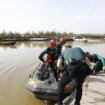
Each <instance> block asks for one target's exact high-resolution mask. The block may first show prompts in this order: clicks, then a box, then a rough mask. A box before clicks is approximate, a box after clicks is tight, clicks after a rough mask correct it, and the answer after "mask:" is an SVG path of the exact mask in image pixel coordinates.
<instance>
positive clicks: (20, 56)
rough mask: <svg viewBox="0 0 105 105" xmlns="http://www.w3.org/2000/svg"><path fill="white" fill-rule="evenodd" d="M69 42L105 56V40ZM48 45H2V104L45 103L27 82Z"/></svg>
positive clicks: (0, 66) (24, 104)
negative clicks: (30, 90)
mask: <svg viewBox="0 0 105 105" xmlns="http://www.w3.org/2000/svg"><path fill="white" fill-rule="evenodd" d="M68 44H71V45H72V46H79V47H81V48H82V49H83V50H84V51H89V52H90V53H97V54H100V55H102V56H103V57H105V53H104V52H105V43H104V42H89V43H80V42H74V43H70V42H68ZM47 46H48V42H17V43H16V45H15V46H12V45H11V46H0V105H45V104H44V102H43V101H41V100H38V99H36V98H35V97H34V95H33V94H31V93H30V92H29V91H28V90H27V89H26V83H27V81H28V77H29V74H31V73H32V72H33V70H34V69H35V68H36V67H37V66H38V64H39V62H40V61H39V59H38V55H39V54H40V52H41V51H43V50H44V49H45V48H46V47H47Z"/></svg>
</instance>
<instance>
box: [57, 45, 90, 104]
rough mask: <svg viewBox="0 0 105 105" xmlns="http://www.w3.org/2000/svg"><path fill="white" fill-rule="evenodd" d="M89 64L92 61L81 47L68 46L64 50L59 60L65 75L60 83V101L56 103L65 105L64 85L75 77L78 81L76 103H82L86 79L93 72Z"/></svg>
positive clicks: (59, 68)
mask: <svg viewBox="0 0 105 105" xmlns="http://www.w3.org/2000/svg"><path fill="white" fill-rule="evenodd" d="M62 63H64V67H63V69H61V68H62ZM89 66H90V61H89V59H88V58H87V57H86V56H85V53H84V51H83V50H82V49H81V48H79V47H73V48H66V49H65V50H64V51H63V52H62V54H61V56H60V57H59V59H58V62H57V67H58V70H60V71H63V76H62V77H61V80H60V81H59V84H58V103H57V104H56V105H63V104H62V101H63V93H64V87H65V86H66V85H67V84H68V83H69V82H70V81H72V80H73V79H76V82H77V86H76V99H75V103H74V105H80V100H81V97H82V86H83V83H84V80H85V78H86V76H88V75H90V74H91V73H92V70H91V69H90V67H89Z"/></svg>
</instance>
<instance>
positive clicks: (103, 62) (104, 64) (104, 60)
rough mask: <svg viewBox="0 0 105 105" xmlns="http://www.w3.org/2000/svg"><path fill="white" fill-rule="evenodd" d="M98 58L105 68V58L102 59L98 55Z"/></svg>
mask: <svg viewBox="0 0 105 105" xmlns="http://www.w3.org/2000/svg"><path fill="white" fill-rule="evenodd" d="M96 56H97V58H98V59H99V60H101V62H102V64H103V66H105V58H103V57H101V56H100V55H98V54H96Z"/></svg>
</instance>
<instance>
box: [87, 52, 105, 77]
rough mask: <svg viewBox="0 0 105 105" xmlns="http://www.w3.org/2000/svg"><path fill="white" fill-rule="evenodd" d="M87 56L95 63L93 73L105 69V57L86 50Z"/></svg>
mask: <svg viewBox="0 0 105 105" xmlns="http://www.w3.org/2000/svg"><path fill="white" fill-rule="evenodd" d="M86 56H87V57H88V58H89V59H90V61H91V62H93V63H95V65H94V67H93V74H94V75H95V74H97V73H98V72H99V71H100V70H104V71H105V58H104V57H102V56H100V55H99V54H90V53H89V52H86Z"/></svg>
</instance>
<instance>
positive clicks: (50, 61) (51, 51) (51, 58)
mask: <svg viewBox="0 0 105 105" xmlns="http://www.w3.org/2000/svg"><path fill="white" fill-rule="evenodd" d="M56 47H57V43H56V41H55V40H50V43H49V47H48V48H47V49H45V50H44V51H43V52H41V54H40V55H39V59H40V60H41V61H42V62H43V63H44V64H45V65H46V66H47V67H50V69H51V72H53V73H54V77H55V79H56V80H57V81H58V76H57V71H56V67H55V65H56V64H55V60H56V55H57V52H56ZM46 54H47V60H44V58H43V57H44V55H46Z"/></svg>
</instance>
